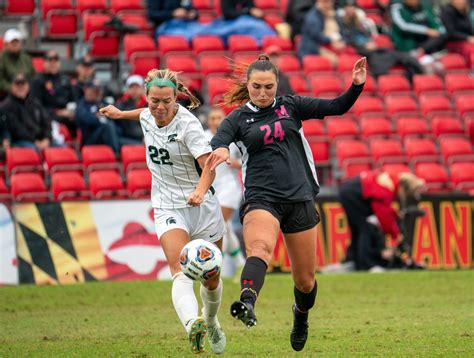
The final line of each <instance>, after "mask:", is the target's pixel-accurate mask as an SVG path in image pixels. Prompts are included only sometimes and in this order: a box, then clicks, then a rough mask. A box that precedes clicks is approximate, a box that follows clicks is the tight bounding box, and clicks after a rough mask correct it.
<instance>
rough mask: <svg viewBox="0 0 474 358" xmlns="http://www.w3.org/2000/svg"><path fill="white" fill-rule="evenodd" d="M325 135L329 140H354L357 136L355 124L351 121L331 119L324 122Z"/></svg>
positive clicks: (357, 128)
mask: <svg viewBox="0 0 474 358" xmlns="http://www.w3.org/2000/svg"><path fill="white" fill-rule="evenodd" d="M326 128H327V133H328V136H329V137H330V138H333V139H334V138H341V137H346V138H354V137H357V136H358V135H359V132H360V130H359V127H358V126H357V123H356V122H355V121H353V120H351V119H344V118H338V119H331V120H328V121H326Z"/></svg>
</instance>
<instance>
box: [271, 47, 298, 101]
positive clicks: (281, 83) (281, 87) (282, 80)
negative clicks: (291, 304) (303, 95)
mask: <svg viewBox="0 0 474 358" xmlns="http://www.w3.org/2000/svg"><path fill="white" fill-rule="evenodd" d="M264 53H266V54H267V55H268V56H270V61H272V62H273V64H274V65H275V66H276V67H277V68H279V66H280V59H281V57H280V55H281V48H280V46H277V45H271V46H268V47H267V48H266V49H265V51H264ZM278 75H279V77H278V89H277V94H276V95H277V96H284V95H286V94H291V95H292V94H295V92H294V91H293V89H292V88H291V84H290V80H289V79H288V76H287V75H285V74H284V73H283V72H282V71H280V69H278Z"/></svg>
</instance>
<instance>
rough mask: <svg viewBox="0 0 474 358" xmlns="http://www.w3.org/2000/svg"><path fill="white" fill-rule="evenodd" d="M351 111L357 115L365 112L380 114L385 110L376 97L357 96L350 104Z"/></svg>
mask: <svg viewBox="0 0 474 358" xmlns="http://www.w3.org/2000/svg"><path fill="white" fill-rule="evenodd" d="M352 111H353V112H354V113H355V114H356V115H358V116H360V115H361V114H367V113H378V114H380V113H383V112H385V106H384V104H383V102H382V100H381V99H380V98H378V97H359V98H358V99H357V101H356V103H354V105H353V106H352Z"/></svg>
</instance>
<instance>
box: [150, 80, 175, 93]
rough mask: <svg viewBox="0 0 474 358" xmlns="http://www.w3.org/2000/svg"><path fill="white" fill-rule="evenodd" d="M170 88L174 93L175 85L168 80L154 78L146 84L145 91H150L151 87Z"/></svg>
mask: <svg viewBox="0 0 474 358" xmlns="http://www.w3.org/2000/svg"><path fill="white" fill-rule="evenodd" d="M153 86H154V87H171V88H172V89H173V91H174V93H176V84H175V83H174V82H173V81H171V80H170V79H168V78H155V79H154V80H151V81H150V82H148V83H147V84H146V91H147V93H148V91H149V90H150V88H151V87H153Z"/></svg>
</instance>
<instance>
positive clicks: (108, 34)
mask: <svg viewBox="0 0 474 358" xmlns="http://www.w3.org/2000/svg"><path fill="white" fill-rule="evenodd" d="M109 20H110V16H109V15H107V14H101V13H86V14H84V15H83V17H82V27H83V33H84V40H85V41H86V42H88V43H89V45H90V46H91V55H92V56H93V57H97V58H116V57H117V56H118V51H119V36H118V33H116V32H114V31H110V30H109V29H108V28H107V27H106V26H105V23H106V22H108V21H109Z"/></svg>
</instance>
